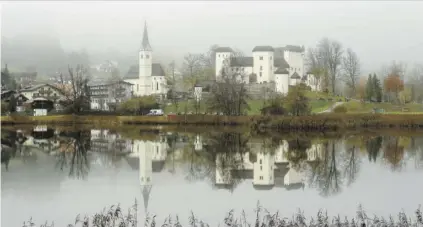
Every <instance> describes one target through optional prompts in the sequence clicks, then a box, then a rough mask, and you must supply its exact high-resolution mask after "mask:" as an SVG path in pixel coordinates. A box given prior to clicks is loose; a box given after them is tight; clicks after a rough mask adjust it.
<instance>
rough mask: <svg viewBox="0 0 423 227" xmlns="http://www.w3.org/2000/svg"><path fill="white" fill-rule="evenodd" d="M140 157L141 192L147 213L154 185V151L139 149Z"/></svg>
mask: <svg viewBox="0 0 423 227" xmlns="http://www.w3.org/2000/svg"><path fill="white" fill-rule="evenodd" d="M138 152H139V153H138V159H139V166H140V167H139V171H140V172H139V175H140V186H141V193H142V198H143V201H144V212H145V215H147V213H148V212H147V211H148V201H149V199H150V192H151V188H152V187H153V185H152V177H153V165H152V164H153V162H152V161H153V157H152V152H149V151H148V150H147V149H145V147H144V149H140V150H139V151H138Z"/></svg>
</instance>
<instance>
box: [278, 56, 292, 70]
mask: <svg viewBox="0 0 423 227" xmlns="http://www.w3.org/2000/svg"><path fill="white" fill-rule="evenodd" d="M274 64H275V67H278V68H284V69H287V68H289V64H288V62H286V61H285V58H283V57H275V61H274Z"/></svg>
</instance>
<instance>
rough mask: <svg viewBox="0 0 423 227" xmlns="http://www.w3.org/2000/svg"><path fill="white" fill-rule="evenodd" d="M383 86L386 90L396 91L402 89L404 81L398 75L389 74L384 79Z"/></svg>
mask: <svg viewBox="0 0 423 227" xmlns="http://www.w3.org/2000/svg"><path fill="white" fill-rule="evenodd" d="M384 88H385V91H387V92H394V93H398V92H400V91H402V90H404V81H403V80H401V78H400V77H399V76H398V75H395V74H391V75H389V76H388V77H386V79H385V81H384Z"/></svg>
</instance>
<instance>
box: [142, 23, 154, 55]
mask: <svg viewBox="0 0 423 227" xmlns="http://www.w3.org/2000/svg"><path fill="white" fill-rule="evenodd" d="M141 50H146V51H152V48H151V45H150V42H149V40H148V31H147V22H145V24H144V34H143V36H142V43H141Z"/></svg>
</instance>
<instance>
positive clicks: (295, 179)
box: [283, 168, 305, 185]
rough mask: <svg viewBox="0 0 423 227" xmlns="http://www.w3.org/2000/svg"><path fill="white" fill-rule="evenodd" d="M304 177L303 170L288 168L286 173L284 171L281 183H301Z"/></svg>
mask: <svg viewBox="0 0 423 227" xmlns="http://www.w3.org/2000/svg"><path fill="white" fill-rule="evenodd" d="M304 178H305V175H304V172H301V171H297V170H295V169H293V168H289V170H288V173H286V175H285V177H284V179H283V183H284V184H285V185H290V184H297V183H302V182H304Z"/></svg>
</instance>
